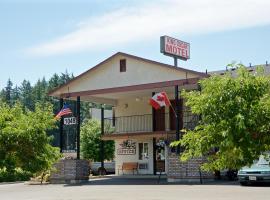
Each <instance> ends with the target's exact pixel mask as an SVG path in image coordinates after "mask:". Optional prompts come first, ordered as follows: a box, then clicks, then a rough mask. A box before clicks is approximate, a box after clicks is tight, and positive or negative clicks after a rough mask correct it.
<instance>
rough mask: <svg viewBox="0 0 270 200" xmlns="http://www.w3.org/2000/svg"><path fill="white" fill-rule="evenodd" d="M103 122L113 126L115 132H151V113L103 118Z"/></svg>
mask: <svg viewBox="0 0 270 200" xmlns="http://www.w3.org/2000/svg"><path fill="white" fill-rule="evenodd" d="M105 124H106V125H110V126H111V127H115V132H116V133H128V132H151V131H152V115H151V114H149V115H133V116H124V117H115V118H105Z"/></svg>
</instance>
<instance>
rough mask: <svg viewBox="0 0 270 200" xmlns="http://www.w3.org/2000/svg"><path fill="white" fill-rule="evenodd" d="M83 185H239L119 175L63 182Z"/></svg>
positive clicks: (213, 181) (237, 183)
mask: <svg viewBox="0 0 270 200" xmlns="http://www.w3.org/2000/svg"><path fill="white" fill-rule="evenodd" d="M83 185H236V186H239V182H238V181H228V180H203V183H202V184H200V183H199V182H176V183H168V182H167V178H165V177H164V178H163V177H162V178H161V179H160V180H158V178H125V177H123V178H119V177H117V178H116V177H103V178H95V179H89V181H87V182H84V183H79V184H65V186H66V187H68V186H83Z"/></svg>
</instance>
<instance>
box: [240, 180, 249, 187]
mask: <svg viewBox="0 0 270 200" xmlns="http://www.w3.org/2000/svg"><path fill="white" fill-rule="evenodd" d="M240 185H242V186H247V185H248V183H247V182H245V181H240Z"/></svg>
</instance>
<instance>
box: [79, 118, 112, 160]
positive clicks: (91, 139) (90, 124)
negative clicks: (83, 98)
mask: <svg viewBox="0 0 270 200" xmlns="http://www.w3.org/2000/svg"><path fill="white" fill-rule="evenodd" d="M107 129H108V127H107ZM100 143H101V129H100V122H99V121H97V120H89V119H88V120H85V121H84V123H83V124H82V127H81V152H82V155H83V157H84V158H85V159H89V160H92V161H101V158H100ZM113 157H114V142H113V141H104V159H105V160H112V159H113Z"/></svg>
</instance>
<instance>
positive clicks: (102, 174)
mask: <svg viewBox="0 0 270 200" xmlns="http://www.w3.org/2000/svg"><path fill="white" fill-rule="evenodd" d="M106 174H107V172H106V169H105V168H102V167H100V168H98V175H101V176H104V175H106Z"/></svg>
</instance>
